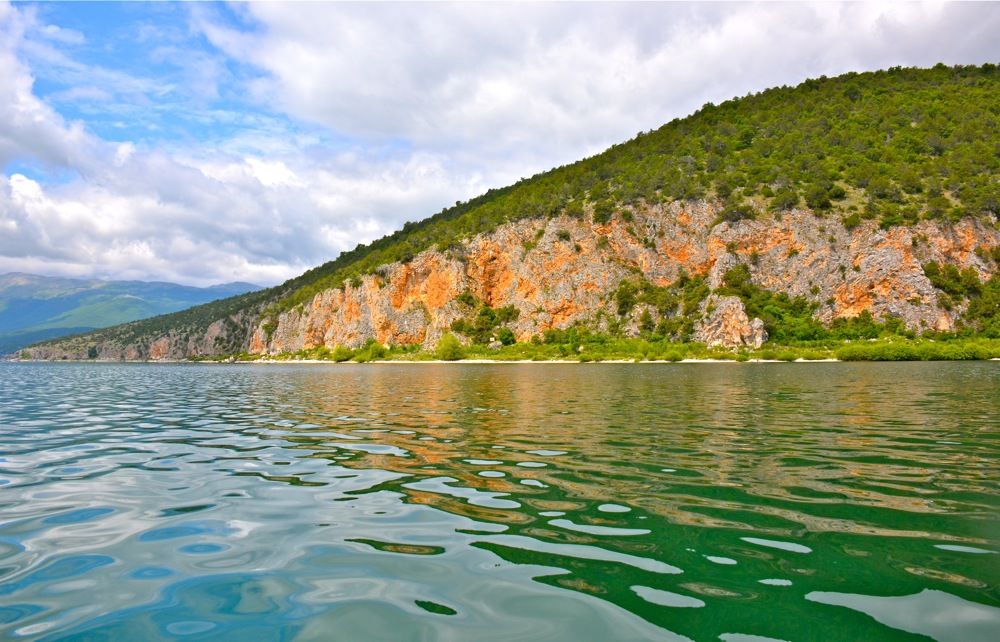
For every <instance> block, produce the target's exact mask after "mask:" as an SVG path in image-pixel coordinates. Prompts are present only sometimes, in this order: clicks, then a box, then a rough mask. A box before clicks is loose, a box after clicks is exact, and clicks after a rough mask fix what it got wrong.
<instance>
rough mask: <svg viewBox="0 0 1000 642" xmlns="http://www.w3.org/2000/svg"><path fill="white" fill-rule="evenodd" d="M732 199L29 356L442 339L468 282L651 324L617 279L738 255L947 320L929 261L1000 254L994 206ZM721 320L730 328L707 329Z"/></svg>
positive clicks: (669, 278) (906, 316) (698, 269)
mask: <svg viewBox="0 0 1000 642" xmlns="http://www.w3.org/2000/svg"><path fill="white" fill-rule="evenodd" d="M719 209H720V208H719V206H718V205H717V204H712V203H708V202H698V203H672V204H669V205H657V206H639V207H633V208H629V209H628V210H625V211H623V212H622V213H620V214H619V215H618V216H616V217H614V218H612V219H611V220H610V221H609V222H607V223H605V224H596V223H593V222H592V221H591V220H590V219H589V218H588V217H586V216H585V217H581V218H573V217H568V216H559V217H556V218H553V219H542V220H526V221H518V222H515V223H509V224H506V225H503V226H501V227H499V228H497V229H496V230H495V231H494V232H492V233H489V234H484V235H480V236H476V237H474V238H472V239H470V240H468V241H465V242H462V243H460V244H458V245H457V246H455V247H453V248H450V249H448V250H445V251H441V250H438V249H429V250H426V251H424V252H421V253H419V254H417V255H416V256H414V257H413V258H412V260H409V261H407V262H395V263H391V264H387V265H384V266H382V267H381V268H380V269H379V270H378V271H377V273H375V274H370V275H367V276H365V277H363V278H361V279H360V281H359V282H355V283H354V284H346V285H345V286H344V287H343V288H340V289H328V290H325V291H323V292H320V293H319V294H317V295H315V296H314V297H313V299H312V300H310V301H308V302H307V303H305V304H303V305H299V306H296V307H294V308H292V309H290V310H287V311H284V312H281V313H280V314H278V315H277V316H276V318H270V317H265V316H261V315H258V316H253V315H249V316H248V315H242V316H239V315H237V316H234V317H233V318H231V319H230V320H229V321H222V320H220V321H216V322H214V323H212V324H211V325H209V326H208V328H207V330H206V332H204V333H203V334H200V335H195V336H190V335H188V336H185V335H182V334H180V333H176V332H165V333H163V334H162V335H161V336H158V337H155V338H154V339H153V340H151V341H149V342H148V343H116V342H114V341H108V342H98V343H95V344H90V343H87V341H88V340H92V339H93V338H92V337H82V338H79V339H78V340H77V341H75V342H71V341H64V342H55V343H51V344H48V345H43V346H38V347H35V348H32V349H30V350H29V351H27V354H26V356H30V357H32V358H43V359H60V358H87V356H88V355H87V353H86V352H84V350H86V349H90V348H92V347H94V346H96V355H94V354H93V352H94V351H93V350H91V356H96V357H97V358H101V359H127V360H132V359H153V360H156V359H180V358H185V357H188V356H197V355H211V354H217V353H219V350H218V346H219V345H220V343H226V344H231V339H232V338H233V336H246V338H245V339H244V341H245V343H243V344H242V346H241V347H242V348H243V349H244V350H245V351H247V352H251V353H262V354H268V353H281V352H292V351H296V350H300V349H303V348H312V347H315V346H321V345H326V346H329V347H333V346H336V345H343V346H347V347H357V346H360V345H362V344H364V343H365V342H366V341H367V340H369V339H375V340H377V341H378V342H380V343H383V344H396V345H398V344H414V343H416V344H422V345H424V346H426V347H433V345H435V344H436V342H437V341H438V339H439V338H440V337H441V335H442V334H443V333H444V332H447V331H449V329H450V328H451V327H452V325H453V324H454V322H455V321H457V320H461V319H466V318H468V317H469V316H470V313H474V312H475V307H476V306H475V305H473V306H470V305H468V304H467V303H465V302H463V299H465V300H468V296H467V293H468V294H471V295H472V296H473V297H474V298H475V300H477V302H481V303H483V304H485V305H488V306H490V307H491V308H501V307H504V306H513V307H514V308H515V309H516V310H517V315H516V319H514V320H513V321H511V322H510V323H509V324H508V325H509V327H510V328H511V329H512V330H513V333H514V335H515V337H516V338H517V340H518V341H526V340H530V339H531V337H533V336H534V335H536V334H540V333H542V332H544V331H545V330H549V329H565V328H568V327H571V326H574V325H584V326H588V327H591V328H593V329H595V330H597V331H602V330H603V331H608V329H609V324H611V323H617V324H618V325H619V326H620V328H621V330H620V331H621V332H622V333H623V334H624V335H626V336H636V335H638V334H639V332H640V330H639V321H640V317H641V315H642V314H643V312H648V313H649V316H650V318H651V320H652V322H653V323H654V324H657V323H659V322H660V321H662V320H663V319H662V318H661V316H662V315H661V313H660V311H658V310H656V309H655V308H653V307H651V306H642V305H637V306H635V307H634V308H633V309H632V310H630V311H628V312H627V314H626V315H620V314H619V310H618V307H617V303H616V301H615V300H614V297H613V296H612V295H613V293H614V292H615V290H616V288H618V286H619V284H620V283H621V282H622V281H625V280H629V279H636V278H638V279H641V280H645V281H647V282H649V283H651V284H653V285H655V286H669V285H671V284H673V283H675V282H676V281H677V280H678V278H679V277H680V276H681V274H686V275H689V276H693V277H697V276H704V277H705V278H706V280H707V284H708V286H709V288H710V289H716V288H719V287H721V286H722V285H723V275H724V274H725V273H726V272H727V271H728V270H730V269H732V268H733V267H735V266H738V265H744V266H746V267H747V268H748V270H749V272H750V274H751V278H752V282H753V283H754V284H755V285H758V286H759V287H761V288H763V289H766V290H769V291H772V292H783V293H786V294H788V295H789V296H790V297H802V298H804V299H806V300H808V301H809V302H812V303H813V304H815V312H814V316H815V317H816V318H817V319H818V320H819V321H821V322H824V323H829V322H832V321H833V320H835V319H838V318H850V317H856V316H858V315H859V314H861V313H862V312H864V311H868V312H869V313H871V314H872V315H873V316H874V317H875V318H876V319H885V318H888V317H893V318H897V319H900V320H901V321H902V322H903V323H904V324H905V326H906V327H908V328H910V329H912V330H915V331H924V330H938V331H948V330H953V329H954V328H955V326H956V322H957V321H958V320H959V319H960V317H961V315H962V313H963V308H962V307H955V306H951V309H950V310H949V309H945V308H944V307H942V305H941V301H940V295H941V292H940V291H939V290H938V289H937V288H936V287H935V286H934V284H933V283H932V282H931V280H930V279H929V278H928V277H927V276H926V275H925V273H924V268H923V266H924V265H926V264H927V263H930V262H936V263H939V264H950V265H955V266H957V267H959V268H961V269H965V268H971V269H973V270H974V271H975V272H976V273H977V274H978V275H979V277H980V279H982V280H984V281H985V280H988V279H989V278H990V277H992V275H993V274H994V272H995V271H996V269H997V266H996V263H995V262H994V261H993V260H992V259H991V258H990V256H991V254H990V253H991V252H992V251H993V249H994V248H997V247H1000V230H998V228H997V225H996V221H995V220H992V221H989V220H973V219H966V220H962V221H958V222H956V223H942V222H938V221H921V222H919V223H917V224H916V225H913V226H909V227H897V228H893V229H889V230H882V229H880V228H879V227H878V226H877V225H876V224H875V223H874V222H868V223H865V224H862V225H860V226H858V227H855V228H854V229H852V230H848V229H847V228H845V227H844V225H843V224H842V223H841V222H840V221H839V220H836V219H831V218H824V217H820V216H817V215H815V214H814V213H812V212H809V211H806V210H793V211H789V212H784V213H782V215H781V216H780V217H777V218H773V219H768V220H748V221H738V222H734V223H729V222H719V223H717V222H716V221H717V219H718V217H719V214H720V211H719ZM621 214H624V215H625V216H622V215H621ZM627 219H629V220H627ZM463 295H465V296H463ZM714 296H715V295H713V297H714ZM720 298H721V297H720ZM729 298H733V297H729ZM706 301H708V300H707V299H706ZM709 303H710V302H709ZM737 303H738V299H737ZM732 306H733V303H732V302H731V301H730V302H728V304H727V307H729V308H731V307H732ZM711 307H712V306H711V305H705V306H701V308H700V309H699V311H698V312H697V313H696V315H695V319H694V321H696V322H697V323H698V324H699V325H698V327H697V328H696V334H695V335H694V336H692V337H688V338H692V339H696V340H702V341H704V342H706V343H716V344H718V345H723V346H738V345H752V344H757V345H758V346H759V343H760V340H759V339H756V340H755V339H752V338H747V337H752V336H754V332H756V331H755V330H754V329H752V328H751V327H750V326H751V324H753V320H751V319H749V318H748V317H747V316H746V314H745V312H744V311H743V310H742V306H741V305H739V306H738V307H739V308H740V309H737V310H724V312H726V314H729V315H733V314H735V315H736V317H740V315H742V318H741V319H740V318H737V320H736V321H735V322H734V321H732V320H729V321H726V320H725V319H716V320H715V321H714V322H713V320H712V318H711V317H712V312H713V311H712V310H711ZM681 314H682V311H677V313H676V315H677V316H679V315H681ZM713 323H714V324H715V325H719V328H717V329H716V330H715V331H709V330H706V329H705V327H706V326H712V325H713ZM758 323H759V322H758ZM727 324H728V325H727ZM741 334H742V335H743V338H741ZM756 336H757V337H760V333H759V332H757V333H756ZM220 339H223V341H220ZM85 343H86V345H84V344H85Z"/></svg>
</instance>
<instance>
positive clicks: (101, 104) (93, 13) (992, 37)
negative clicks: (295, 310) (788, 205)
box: [0, 0, 1000, 285]
mask: <svg viewBox="0 0 1000 642" xmlns="http://www.w3.org/2000/svg"><path fill="white" fill-rule="evenodd" d="M997 33H1000V5H998V4H967V3H961V4H941V3H933V4H912V3H907V4H899V3H894V4H877V3H854V4H836V3H820V4H779V3H766V4H760V5H756V4H683V3H669V4H652V3H643V4H597V3H588V4H585V5H572V4H568V3H557V4H531V5H516V4H499V5H494V4H471V5H469V4H465V5H450V4H427V5H421V4H400V5H395V4H322V3H307V4H289V3H285V4H267V3H253V4H219V3H182V4H172V3H123V4H114V3H38V4H35V3H14V4H7V3H5V2H3V0H0V77H2V78H5V79H7V82H5V83H3V84H0V171H2V174H0V272H5V271H26V272H35V273H41V274H53V275H64V276H81V277H95V276H96V277H103V278H136V279H158V280H172V281H177V282H183V283H191V284H198V285H204V284H210V283H217V282H222V281H234V280H245V281H253V282H257V283H262V284H272V283H276V282H280V281H281V280H284V279H286V278H289V277H292V276H295V275H297V274H298V273H300V272H302V271H303V270H305V269H308V268H309V267H312V266H314V265H317V264H319V263H322V262H324V261H326V260H329V259H331V258H333V257H334V256H336V254H337V253H338V252H340V251H342V250H345V249H350V248H352V247H354V246H355V245H356V244H357V243H359V242H366V241H369V240H372V239H374V238H377V237H378V236H381V235H383V234H386V233H389V232H391V231H392V230H394V229H396V228H398V227H399V226H401V225H402V224H403V222H405V221H407V220H417V219H421V218H423V217H425V216H428V215H430V214H433V213H434V212H436V211H438V210H440V209H441V208H442V207H445V206H447V205H449V204H452V203H454V202H455V201H457V200H460V199H466V198H469V197H471V196H474V195H476V194H479V193H481V192H482V191H484V190H485V189H487V188H489V187H496V186H501V185H505V184H508V183H510V182H512V181H514V180H517V179H518V178H520V177H523V176H530V175H531V174H533V173H535V172H538V171H542V170H545V169H547V168H549V167H552V166H555V165H559V164H563V163H567V162H571V161H573V160H576V159H578V158H581V157H583V156H586V155H589V154H592V153H595V152H597V151H600V150H601V149H604V148H606V147H607V146H609V145H611V144H613V143H615V142H620V141H622V140H625V139H628V138H631V137H632V136H634V135H635V133H636V132H638V131H644V130H648V129H651V128H654V127H657V126H659V125H661V124H662V123H664V122H666V121H668V120H670V119H671V118H673V117H676V116H683V115H686V114H688V113H690V112H691V111H693V110H695V109H697V108H698V107H699V106H700V105H702V104H704V103H705V102H707V101H714V102H717V101H721V100H725V99H728V98H731V97H733V96H740V95H744V94H746V93H748V92H752V91H759V90H762V89H765V88H767V87H771V86H775V85H781V84H796V83H798V82H801V81H802V80H804V79H805V78H808V77H815V76H819V75H821V74H826V75H835V74H839V73H843V72H846V71H851V70H857V71H862V70H867V69H878V68H884V67H888V66H892V65H916V66H930V65H933V64H934V63H936V62H939V61H941V62H945V63H949V64H958V63H974V64H980V63H983V62H997V61H1000V45H998V44H997V43H998V39H997V38H996V34H997Z"/></svg>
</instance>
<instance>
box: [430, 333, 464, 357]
mask: <svg viewBox="0 0 1000 642" xmlns="http://www.w3.org/2000/svg"><path fill="white" fill-rule="evenodd" d="M434 356H436V357H437V358H438V359H440V360H442V361H458V360H459V359H464V358H465V348H463V347H462V344H461V343H460V342H459V340H458V338H457V337H456V336H455V335H453V334H451V333H450V332H448V333H445V334H444V335H442V337H441V339H440V340H439V341H438V344H437V348H436V349H435V350H434Z"/></svg>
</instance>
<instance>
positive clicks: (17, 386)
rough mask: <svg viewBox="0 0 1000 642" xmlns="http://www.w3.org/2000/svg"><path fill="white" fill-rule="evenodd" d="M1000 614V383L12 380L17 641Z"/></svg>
mask: <svg viewBox="0 0 1000 642" xmlns="http://www.w3.org/2000/svg"><path fill="white" fill-rule="evenodd" d="M998 585H1000V363H990V362H985V363H917V364H840V363H827V364H718V365H706V364H623V365H611V364H587V365H563V364H530V365H510V364H508V365H470V364H440V365H403V364H397V365H389V364H368V365H315V366H313V365H288V366H273V365H270V366H269V365H233V366H222V365H103V364H91V365H88V364H13V363H6V364H0V638H2V639H10V640H17V639H43V640H62V639H66V640H161V639H173V640H240V641H247V640H254V641H264V640H348V641H352V642H353V641H357V640H361V641H366V640H571V641H581V640H595V641H609V640H672V639H693V640H725V641H726V642H741V641H742V642H750V641H753V640H761V639H767V638H773V639H780V640H790V641H798V640H920V639H928V637H929V638H933V639H939V640H954V641H956V642H975V641H977V640H996V639H998V632H1000V589H998ZM754 636H757V637H754Z"/></svg>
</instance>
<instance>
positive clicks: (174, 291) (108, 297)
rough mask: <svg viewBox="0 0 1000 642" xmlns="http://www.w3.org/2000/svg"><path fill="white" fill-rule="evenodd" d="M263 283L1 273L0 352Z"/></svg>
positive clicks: (180, 308) (163, 310)
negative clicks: (183, 282) (204, 283)
mask: <svg viewBox="0 0 1000 642" xmlns="http://www.w3.org/2000/svg"><path fill="white" fill-rule="evenodd" d="M258 289H260V287H259V286H257V285H253V284H251V283H224V284H221V285H214V286H211V287H207V288H197V287H192V286H187V285H177V284H176V283H164V282H155V281H150V282H147V281H100V280H83V279H68V278H61V277H50V276H39V275H36V274H23V273H16V272H15V273H9V274H2V275H0V354H6V353H10V352H14V351H15V350H17V349H18V348H21V347H24V346H26V345H30V344H31V343H35V342H37V341H41V340H44V339H52V338H56V337H61V336H65V335H69V334H78V333H81V332H89V331H91V330H95V329H98V328H106V327H108V326H113V325H118V324H121V323H127V322H129V321H136V320H138V319H145V318H148V317H152V316H156V315H159V314H166V313H168V312H176V311H178V310H183V309H185V308H189V307H191V306H193V305H199V304H202V303H208V302H210V301H215V300H217V299H224V298H226V297H230V296H233V295H236V294H244V293H246V292H250V291H253V290H258Z"/></svg>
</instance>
